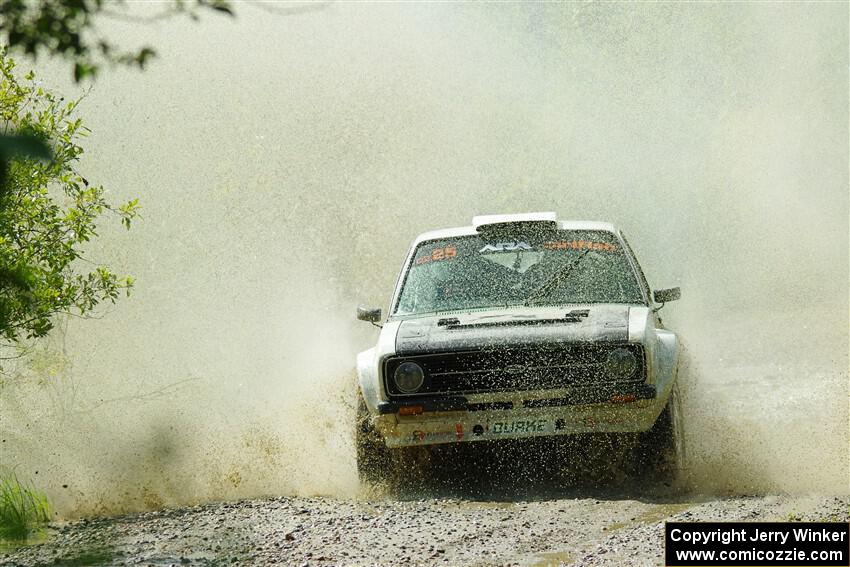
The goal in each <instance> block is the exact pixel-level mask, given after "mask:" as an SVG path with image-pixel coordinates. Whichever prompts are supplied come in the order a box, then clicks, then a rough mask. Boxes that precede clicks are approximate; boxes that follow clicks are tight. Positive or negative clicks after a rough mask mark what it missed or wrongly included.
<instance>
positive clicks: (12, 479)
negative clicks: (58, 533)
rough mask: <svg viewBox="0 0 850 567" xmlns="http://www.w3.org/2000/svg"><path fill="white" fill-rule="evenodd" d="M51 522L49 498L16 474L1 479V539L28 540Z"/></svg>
mask: <svg viewBox="0 0 850 567" xmlns="http://www.w3.org/2000/svg"><path fill="white" fill-rule="evenodd" d="M49 520H50V507H49V505H48V503H47V497H46V496H45V495H44V494H43V493H41V492H39V491H38V490H36V489H35V488H33V487H32V486H26V485H24V484H23V483H22V482H21V481H19V480H18V477H17V476H15V475H14V474H12V475H9V476H6V477H2V478H0V538H5V539H26V538H27V537H29V536H30V535H32V534H33V533H37V532H38V531H40V530H41V527H42V526H43V525H44V524H46V523H47V522H48V521H49Z"/></svg>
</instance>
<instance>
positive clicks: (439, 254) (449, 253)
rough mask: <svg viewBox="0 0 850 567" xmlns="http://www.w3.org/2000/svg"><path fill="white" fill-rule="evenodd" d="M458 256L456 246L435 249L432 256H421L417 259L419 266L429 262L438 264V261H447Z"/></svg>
mask: <svg viewBox="0 0 850 567" xmlns="http://www.w3.org/2000/svg"><path fill="white" fill-rule="evenodd" d="M455 256H457V248H455V247H454V246H446V247H445V248H434V249H433V250H431V254H429V255H425V256H420V257H419V258H417V259H416V263H417V264H427V263H428V262H436V261H437V260H446V259H448V258H454V257H455Z"/></svg>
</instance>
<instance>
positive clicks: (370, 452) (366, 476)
mask: <svg viewBox="0 0 850 567" xmlns="http://www.w3.org/2000/svg"><path fill="white" fill-rule="evenodd" d="M355 427H356V433H355V444H356V447H357V474H358V476H359V478H360V481H361V482H369V483H372V484H385V483H387V482H388V481H390V480H392V478H393V476H394V475H393V459H392V458H391V456H390V451H389V449H387V446H386V444H385V443H384V439H383V437H381V434H380V433H378V432H377V431H375V428H374V427H373V426H372V419H371V416H370V415H369V410H368V409H367V408H366V401H365V400H364V399H363V394H361V393H359V392H358V394H357V418H356V421H355Z"/></svg>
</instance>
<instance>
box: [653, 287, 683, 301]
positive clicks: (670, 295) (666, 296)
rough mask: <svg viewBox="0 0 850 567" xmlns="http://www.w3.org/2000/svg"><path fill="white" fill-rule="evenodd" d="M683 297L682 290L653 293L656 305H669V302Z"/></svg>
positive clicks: (669, 289) (677, 288)
mask: <svg viewBox="0 0 850 567" xmlns="http://www.w3.org/2000/svg"><path fill="white" fill-rule="evenodd" d="M680 297H682V288H679V287H671V288H668V289H656V290H655V291H654V292H652V299H654V300H655V303H667V302H668V301H676V300H677V299H679V298H680Z"/></svg>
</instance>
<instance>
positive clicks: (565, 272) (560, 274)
mask: <svg viewBox="0 0 850 567" xmlns="http://www.w3.org/2000/svg"><path fill="white" fill-rule="evenodd" d="M588 252H590V249H587V250H585V251H584V252H582V253H581V254H579V256H578V258H576V259H575V260H573V261H572V262H570V263H568V264H567V265H565V266H564V267H563V268H560V269H559V270H558V271H557V272H555V273H554V274H553V275H552V277H551V278H549V279H548V280H546V282H545V283H544V284H543V285H541V286H540V287H538V288H537V289H535V290H534V291H532V292H531V293H530V294H528V297H526V298H525V301H523V305H531V303H532V302H533V301H534V300H535V299H539V298H540V297H542V296H544V295H546V294H547V293H549V292H550V291H551V290H552V288H554V287H555V286H556V285H558V284H560V283H561V282H562V281H563V280H565V279H566V278H567V277H568V276H569V275H570V274H571V273H572V272H573V270H574V269H575V268H576V267H577V266H578V265H579V264H580V263H581V261H582V260H583V259H584V257H585V256H586V255H587V253H588Z"/></svg>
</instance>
